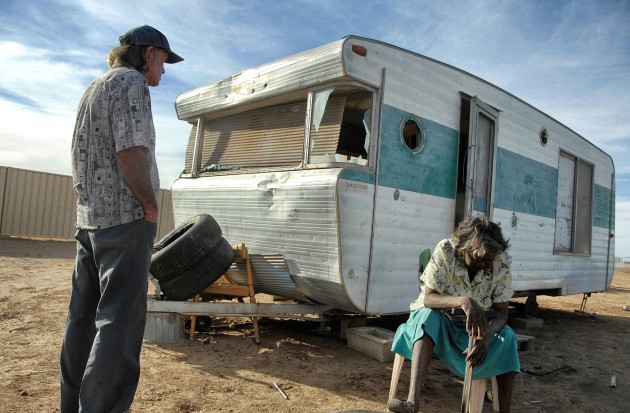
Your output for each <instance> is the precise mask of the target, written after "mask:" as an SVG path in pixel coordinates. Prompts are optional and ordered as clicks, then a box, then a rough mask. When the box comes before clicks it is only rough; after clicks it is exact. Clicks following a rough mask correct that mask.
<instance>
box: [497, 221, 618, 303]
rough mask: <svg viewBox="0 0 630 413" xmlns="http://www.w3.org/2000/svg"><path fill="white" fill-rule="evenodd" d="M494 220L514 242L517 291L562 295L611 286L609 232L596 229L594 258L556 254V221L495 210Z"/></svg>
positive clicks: (594, 234)
mask: <svg viewBox="0 0 630 413" xmlns="http://www.w3.org/2000/svg"><path fill="white" fill-rule="evenodd" d="M494 213H495V215H494V220H495V221H497V222H499V223H500V224H501V228H502V230H503V234H504V235H505V236H506V238H509V240H510V245H511V247H510V249H509V251H508V252H509V254H510V255H511V256H512V280H513V284H514V290H515V291H529V290H536V289H559V290H560V293H561V294H576V293H580V292H593V291H603V290H605V289H607V288H608V287H609V286H610V282H611V280H612V271H613V269H612V265H610V269H609V271H610V273H609V276H608V277H607V276H606V270H607V265H608V263H607V260H608V231H607V230H606V229H602V228H598V227H594V228H593V243H592V247H591V255H590V256H579V255H568V254H554V252H553V240H554V234H555V219H554V218H545V217H541V216H536V215H530V214H525V213H518V212H517V213H516V214H515V216H516V226H515V227H513V226H512V219H513V212H512V211H506V210H503V209H495V211H494Z"/></svg>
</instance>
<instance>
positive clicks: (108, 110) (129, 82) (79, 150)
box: [72, 67, 160, 229]
mask: <svg viewBox="0 0 630 413" xmlns="http://www.w3.org/2000/svg"><path fill="white" fill-rule="evenodd" d="M135 146H141V147H144V148H145V149H146V153H147V160H148V163H149V167H150V177H151V185H152V187H153V191H154V193H157V191H158V189H159V187H160V181H159V175H158V170H157V164H156V161H155V128H154V126H153V115H152V113H151V96H150V94H149V86H148V84H147V81H146V79H145V78H144V76H143V75H142V74H141V73H139V72H138V71H137V70H135V69H133V68H130V67H115V68H112V69H110V70H109V71H108V72H107V73H105V74H103V75H102V76H100V77H99V78H97V79H96V80H94V81H93V82H92V83H91V84H90V86H89V87H88V88H87V90H86V91H85V93H84V95H83V97H82V99H81V101H80V103H79V108H78V110H77V119H76V125H75V129H74V135H73V138H72V177H73V185H74V190H75V192H76V194H77V197H78V199H77V227H78V228H82V229H99V228H109V227H112V226H115V225H120V224H125V223H128V222H131V221H134V220H136V219H139V218H142V217H144V211H143V209H142V206H141V205H140V202H138V200H137V199H136V197H135V195H134V194H133V192H132V191H131V189H130V188H129V187H128V186H127V184H126V183H125V181H124V179H123V174H122V171H121V169H120V166H119V164H118V159H117V157H116V154H117V153H118V152H120V151H122V150H124V149H128V148H132V147H135Z"/></svg>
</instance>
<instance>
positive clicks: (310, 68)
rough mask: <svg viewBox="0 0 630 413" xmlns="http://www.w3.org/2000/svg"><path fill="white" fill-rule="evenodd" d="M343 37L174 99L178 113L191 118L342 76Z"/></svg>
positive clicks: (187, 118)
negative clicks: (341, 54)
mask: <svg viewBox="0 0 630 413" xmlns="http://www.w3.org/2000/svg"><path fill="white" fill-rule="evenodd" d="M342 44H343V40H340V41H337V42H335V43H331V44H328V45H325V46H322V47H318V48H316V49H312V50H308V51H305V52H302V53H299V54H296V55H294V56H290V57H287V58H284V59H281V60H277V61H275V62H271V63H267V64H265V65H262V66H258V67H255V68H252V69H248V70H245V71H243V72H240V73H237V74H235V75H233V76H230V77H228V78H226V79H223V80H220V81H218V82H214V83H211V84H210V85H207V86H203V87H200V88H197V89H194V90H191V91H189V92H186V93H182V94H181V95H179V96H178V97H177V99H176V100H175V109H176V111H177V117H178V118H179V119H182V120H192V119H195V118H197V117H199V116H202V115H204V114H207V113H210V112H216V111H220V110H224V109H228V108H231V107H235V106H238V105H240V104H243V103H245V102H254V101H257V100H260V99H266V98H270V97H273V96H278V95H281V94H283V93H286V92H293V91H295V90H298V89H306V88H309V87H311V86H315V85H318V84H321V83H322V82H326V81H329V80H333V79H338V78H340V77H341V76H343V74H344V73H343V66H342V60H341V59H340V53H341V45H342Z"/></svg>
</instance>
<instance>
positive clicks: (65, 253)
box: [0, 238, 630, 413]
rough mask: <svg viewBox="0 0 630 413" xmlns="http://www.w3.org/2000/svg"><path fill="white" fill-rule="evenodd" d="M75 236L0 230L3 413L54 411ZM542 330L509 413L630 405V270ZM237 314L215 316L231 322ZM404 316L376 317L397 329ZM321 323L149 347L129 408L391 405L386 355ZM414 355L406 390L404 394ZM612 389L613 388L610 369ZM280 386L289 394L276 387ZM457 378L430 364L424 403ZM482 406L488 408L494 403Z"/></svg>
mask: <svg viewBox="0 0 630 413" xmlns="http://www.w3.org/2000/svg"><path fill="white" fill-rule="evenodd" d="M73 257H74V243H72V242H55V241H37V240H25V239H12V238H0V400H1V401H2V402H1V403H0V411H1V412H37V413H39V412H48V413H51V412H55V411H57V410H56V409H57V404H58V398H59V385H58V383H59V373H58V356H59V348H60V344H61V338H62V334H63V327H64V323H65V318H66V308H67V304H68V299H69V294H70V274H71V270H72V265H73ZM538 301H539V304H540V312H539V314H538V317H540V318H542V319H543V320H544V327H543V328H542V329H538V330H533V329H530V330H527V331H519V332H520V333H521V334H527V335H530V336H533V337H535V338H534V340H533V351H531V352H527V353H526V354H521V364H522V369H523V372H522V373H521V374H519V375H517V379H516V388H515V394H514V400H513V409H512V411H513V412H614V413H619V412H630V396H629V394H630V354H629V353H628V345H629V344H630V311H628V310H627V309H629V308H630V273H624V272H616V273H615V276H614V279H613V283H612V287H611V288H610V289H609V290H608V291H607V292H606V293H598V294H593V296H592V297H590V298H589V300H588V304H587V307H586V311H588V312H592V313H596V316H594V317H590V316H586V315H582V314H578V313H576V312H575V311H574V310H576V309H579V308H580V304H581V301H582V296H581V295H574V296H568V297H560V298H551V297H549V298H547V297H540V298H539V300H538ZM231 321H232V320H225V319H223V320H214V321H213V324H215V323H217V324H221V323H223V324H225V323H226V322H231ZM401 321H403V320H401V319H400V318H369V319H368V320H367V323H368V325H374V326H382V327H385V328H388V329H391V330H395V329H396V327H397V325H398V324H399V323H400V322H401ZM316 327H317V325H316V324H315V323H312V322H306V321H295V320H269V319H264V320H261V338H262V342H261V343H260V344H255V343H254V339H253V328H252V326H251V325H247V324H246V325H244V326H243V325H238V326H237V327H235V328H214V329H212V330H211V331H210V332H209V333H203V334H197V338H196V340H194V341H187V340H182V341H180V342H177V343H174V344H148V343H145V345H144V346H143V350H142V374H141V379H140V385H139V387H138V391H137V393H136V398H135V401H134V403H133V406H132V408H133V411H134V413H137V412H161V413H164V412H166V413H170V412H173V413H176V412H179V413H193V412H278V413H283V412H323V413H324V412H325V413H328V412H332V411H336V410H349V411H353V410H359V409H371V410H378V411H385V403H386V400H387V395H388V391H389V382H390V376H391V369H392V364H391V363H381V362H378V361H376V360H374V359H371V358H369V357H368V356H365V355H363V354H361V353H359V352H357V351H355V350H353V349H350V348H349V347H348V346H347V344H346V342H345V340H342V339H340V338H339V335H338V334H334V333H335V332H336V330H337V328H338V326H336V325H335V324H334V323H332V324H331V327H332V331H333V333H332V334H326V335H322V334H320V333H316V332H314V331H313V330H314V329H315V328H316ZM408 366H409V363H406V366H405V368H404V370H403V376H402V378H401V383H400V386H399V397H402V396H403V394H402V393H404V392H406V388H407V384H408V377H409V369H408ZM613 375H615V376H616V383H617V387H616V388H611V387H610V384H611V376H613ZM274 383H275V384H276V385H277V386H278V387H279V388H280V389H282V391H283V392H284V393H285V394H286V396H287V397H288V399H285V398H284V397H283V395H282V394H281V393H280V391H278V390H277V389H276V387H275V386H274ZM461 386H462V380H461V379H459V378H457V377H454V376H452V375H451V374H450V373H448V372H447V371H445V370H444V368H443V367H442V366H441V365H440V363H439V361H437V360H434V361H433V362H432V364H431V368H430V372H429V379H428V381H427V383H426V391H425V393H424V402H425V406H424V410H423V411H425V412H436V413H446V412H449V413H450V412H455V411H459V404H460V398H461ZM490 411H491V405H490V403H488V402H487V403H486V405H485V407H484V412H490Z"/></svg>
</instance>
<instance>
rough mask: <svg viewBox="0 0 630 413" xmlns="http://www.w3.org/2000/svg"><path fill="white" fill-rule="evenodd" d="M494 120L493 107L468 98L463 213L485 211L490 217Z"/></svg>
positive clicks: (495, 123) (482, 213)
mask: <svg viewBox="0 0 630 413" xmlns="http://www.w3.org/2000/svg"><path fill="white" fill-rule="evenodd" d="M498 120H499V112H498V111H497V110H496V109H494V108H492V107H490V106H489V105H487V104H485V103H483V102H482V101H481V100H480V99H479V98H478V97H476V96H475V97H474V98H472V100H471V102H470V130H469V141H468V151H467V153H468V154H467V166H466V182H467V185H466V195H465V211H466V215H475V216H476V215H486V216H488V218H489V219H492V209H493V203H494V201H493V192H494V166H495V158H496V157H495V155H496V136H497V132H498Z"/></svg>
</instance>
